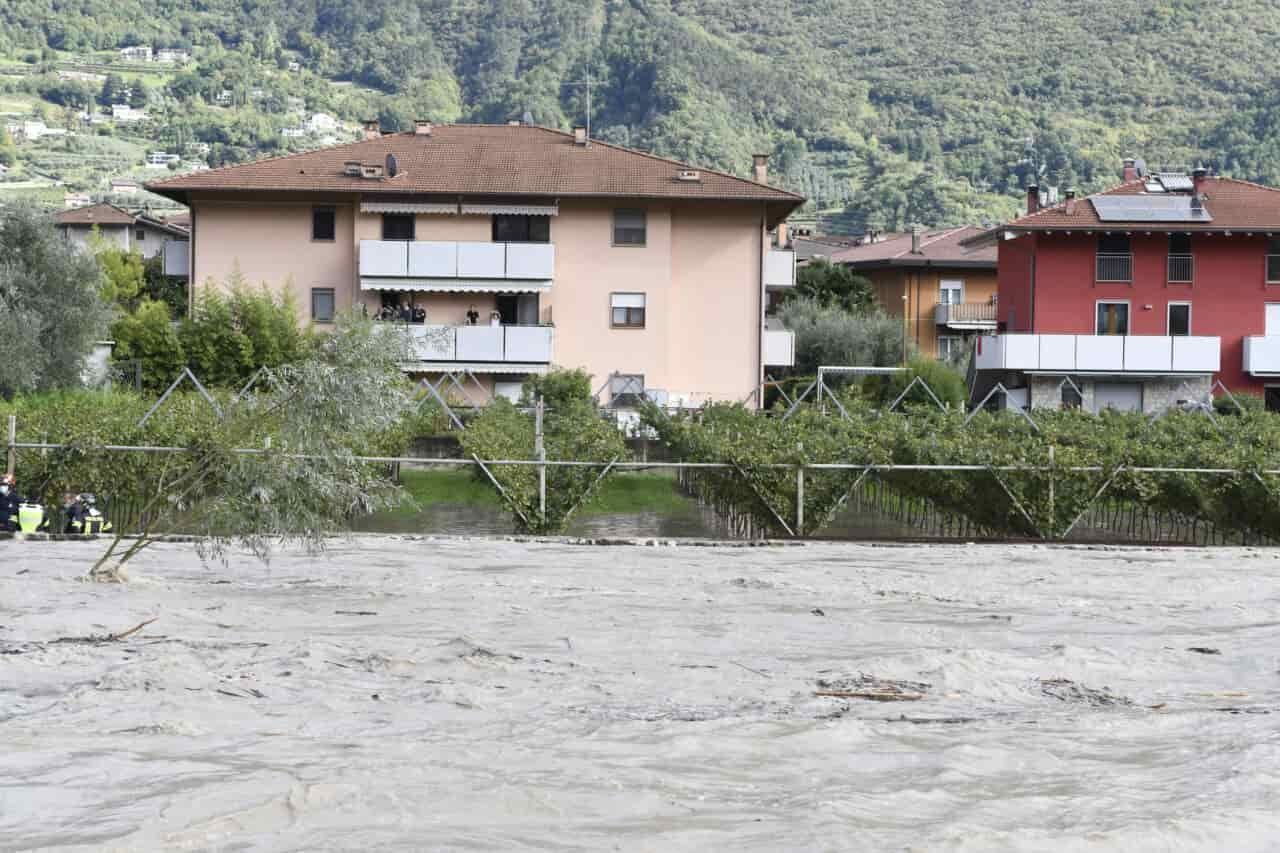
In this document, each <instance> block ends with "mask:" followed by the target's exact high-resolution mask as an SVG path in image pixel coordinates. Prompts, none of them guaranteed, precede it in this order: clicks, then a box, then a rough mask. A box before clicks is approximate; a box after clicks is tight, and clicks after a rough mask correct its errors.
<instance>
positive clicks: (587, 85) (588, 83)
mask: <svg viewBox="0 0 1280 853" xmlns="http://www.w3.org/2000/svg"><path fill="white" fill-rule="evenodd" d="M601 82H602V81H600V80H596V79H594V78H592V76H591V72H590V71H588V72H587V79H585V80H574V81H573V82H571V83H567V84H566V85H569V86H582V87H583V88H585V89H586V90H587V139H590V138H591V87H592V86H599V85H600V83H601Z"/></svg>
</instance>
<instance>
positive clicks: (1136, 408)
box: [1093, 382, 1142, 412]
mask: <svg viewBox="0 0 1280 853" xmlns="http://www.w3.org/2000/svg"><path fill="white" fill-rule="evenodd" d="M1093 404H1094V406H1095V408H1096V409H1097V411H1099V412H1101V411H1102V410H1103V409H1116V410H1117V411H1121V412H1140V411H1142V383H1140V382H1096V383H1094V386H1093Z"/></svg>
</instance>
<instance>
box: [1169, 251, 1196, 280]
mask: <svg viewBox="0 0 1280 853" xmlns="http://www.w3.org/2000/svg"><path fill="white" fill-rule="evenodd" d="M1195 260H1196V259H1195V256H1194V255H1170V256H1169V279H1168V280H1169V282H1170V283H1172V284H1190V283H1191V282H1193V281H1195V271H1196V264H1195Z"/></svg>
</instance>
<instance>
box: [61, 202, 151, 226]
mask: <svg viewBox="0 0 1280 853" xmlns="http://www.w3.org/2000/svg"><path fill="white" fill-rule="evenodd" d="M56 218H57V222H58V224H59V225H132V224H133V222H134V217H133V214H131V213H129V211H127V210H122V209H121V208H119V207H116V206H115V205H114V204H106V203H105V202H103V203H99V204H91V205H89V206H87V207H75V208H72V209H71V210H64V211H62V212H61V213H59V214H58V215H57V217H56Z"/></svg>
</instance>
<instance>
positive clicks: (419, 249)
mask: <svg viewBox="0 0 1280 853" xmlns="http://www.w3.org/2000/svg"><path fill="white" fill-rule="evenodd" d="M409 275H410V276H412V277H414V278H454V277H456V276H457V275H458V244H457V243H455V242H453V241H452V240H447V241H446V240H439V241H436V240H418V241H415V242H413V243H410V244H409Z"/></svg>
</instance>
